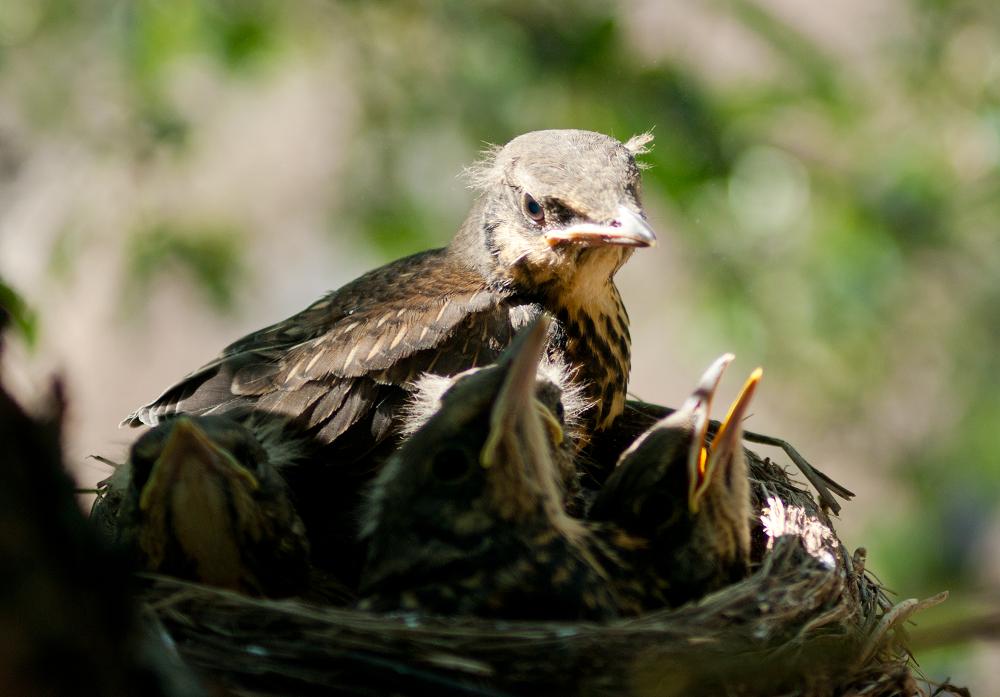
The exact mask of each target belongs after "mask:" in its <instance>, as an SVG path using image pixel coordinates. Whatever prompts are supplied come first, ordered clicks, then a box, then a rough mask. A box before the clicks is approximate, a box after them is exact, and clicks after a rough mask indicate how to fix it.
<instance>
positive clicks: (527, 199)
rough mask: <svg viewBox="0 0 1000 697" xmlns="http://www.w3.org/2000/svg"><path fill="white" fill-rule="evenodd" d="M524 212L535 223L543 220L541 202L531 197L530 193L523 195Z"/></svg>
mask: <svg viewBox="0 0 1000 697" xmlns="http://www.w3.org/2000/svg"><path fill="white" fill-rule="evenodd" d="M524 212H525V213H526V214H527V215H528V217H529V218H531V219H532V220H533V221H535V222H536V223H539V224H541V223H543V222H545V209H544V208H542V204H540V203H539V202H538V201H536V200H535V199H534V198H532V197H531V194H525V195H524Z"/></svg>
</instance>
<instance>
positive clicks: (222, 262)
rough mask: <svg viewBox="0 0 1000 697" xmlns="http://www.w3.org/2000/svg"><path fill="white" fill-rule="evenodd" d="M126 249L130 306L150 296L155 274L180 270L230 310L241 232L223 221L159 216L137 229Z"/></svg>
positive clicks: (239, 276) (240, 272) (239, 274)
mask: <svg viewBox="0 0 1000 697" xmlns="http://www.w3.org/2000/svg"><path fill="white" fill-rule="evenodd" d="M126 255H127V260H128V261H127V268H128V270H129V273H128V278H127V284H126V293H125V300H126V302H127V303H130V304H131V306H132V307H133V309H134V307H135V306H136V305H137V304H141V303H142V301H143V300H144V299H145V298H146V297H147V296H148V294H149V291H150V288H151V287H152V285H153V283H154V281H155V280H156V279H157V278H159V277H161V276H163V275H165V274H169V273H172V272H175V271H178V270H179V271H181V272H183V273H186V274H188V275H189V276H190V277H191V278H192V280H193V281H194V282H195V285H196V287H197V288H199V289H200V290H201V291H202V293H203V295H204V297H205V300H206V301H208V302H209V303H211V304H212V305H214V306H215V307H216V308H217V309H219V310H228V309H230V308H232V307H233V304H234V300H235V297H236V293H237V291H238V288H239V284H240V283H241V282H242V280H243V276H244V268H243V250H242V246H241V239H240V234H239V232H238V231H237V230H234V229H232V228H229V227H225V226H221V227H220V226H204V227H202V226H189V225H178V224H172V223H168V222H161V223H158V224H156V225H153V226H151V227H148V228H144V229H141V230H138V231H136V232H135V233H134V234H133V235H132V236H131V237H130V239H129V242H128V246H127V248H126Z"/></svg>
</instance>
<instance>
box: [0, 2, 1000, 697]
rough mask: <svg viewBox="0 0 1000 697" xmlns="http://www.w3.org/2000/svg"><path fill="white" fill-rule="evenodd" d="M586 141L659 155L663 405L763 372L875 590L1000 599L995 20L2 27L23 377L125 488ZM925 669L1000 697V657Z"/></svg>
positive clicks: (332, 8) (646, 362) (646, 313)
mask: <svg viewBox="0 0 1000 697" xmlns="http://www.w3.org/2000/svg"><path fill="white" fill-rule="evenodd" d="M551 127H575V128H586V129H591V130H597V131H602V132H605V133H609V134H613V135H615V136H617V137H619V138H622V139H625V138H627V137H628V136H630V135H631V134H633V133H636V132H640V131H644V130H647V129H653V132H654V134H655V136H656V142H655V149H654V150H653V152H652V153H651V154H650V155H649V156H647V161H648V162H649V164H651V165H652V167H651V169H649V170H648V171H647V173H646V174H645V180H644V182H645V184H644V186H645V193H644V195H645V202H646V205H647V208H648V211H649V214H650V218H651V221H652V222H653V224H654V227H655V228H656V229H657V230H658V232H659V235H660V238H661V241H662V243H661V245H660V246H659V247H657V248H656V249H653V250H642V251H640V252H638V253H637V254H636V255H635V257H634V258H633V261H631V262H630V263H629V264H628V265H627V266H626V267H625V269H623V271H622V272H621V273H620V274H619V286H620V287H621V289H622V292H623V295H624V297H625V301H626V304H627V305H628V307H629V310H630V313H631V315H632V320H633V339H634V353H635V357H634V369H633V379H632V389H633V391H634V392H635V393H636V394H637V395H639V396H641V397H642V398H644V399H647V400H651V401H657V402H661V403H667V404H677V403H678V402H679V401H680V400H681V399H682V397H683V395H684V394H685V390H687V389H689V388H690V387H691V386H692V385H693V383H694V381H695V379H696V377H697V376H698V375H699V373H700V371H701V369H702V368H703V367H704V366H705V365H707V364H708V362H709V361H710V360H711V359H712V358H714V357H715V356H717V355H718V354H720V353H722V352H723V351H726V350H733V351H734V352H735V353H737V355H738V357H739V361H738V363H737V365H736V366H735V367H734V369H732V370H733V372H734V373H740V372H741V371H745V372H749V370H750V369H751V368H752V367H753V366H754V365H755V364H761V365H763V366H764V367H765V371H766V377H765V381H764V385H763V390H762V395H761V398H760V401H759V406H758V411H757V413H756V414H755V416H754V420H753V421H752V422H751V427H752V428H754V429H755V430H759V431H765V432H769V433H772V434H774V435H780V436H782V437H785V438H787V439H789V440H791V441H792V442H793V443H795V444H796V445H797V446H798V447H799V449H800V450H801V451H802V452H803V453H804V454H805V455H806V456H807V457H809V458H810V459H811V460H812V461H813V462H814V463H815V464H817V465H818V466H820V467H821V468H822V469H824V470H825V471H826V472H828V473H829V474H830V475H831V476H833V477H834V478H835V479H838V480H840V481H841V482H843V483H845V484H846V485H848V486H849V487H850V488H852V489H854V490H855V491H857V492H858V498H857V500H856V501H855V502H854V503H852V504H849V505H847V506H846V507H845V510H844V513H843V515H842V519H841V521H840V523H839V529H840V531H841V532H842V534H843V536H844V538H845V540H846V541H847V543H848V545H849V546H851V547H855V546H860V545H864V546H866V547H867V548H868V550H869V568H872V569H873V570H875V571H876V572H877V573H878V574H879V576H880V578H882V580H883V581H884V582H885V583H886V584H887V585H888V586H889V587H890V588H892V589H893V590H895V591H897V592H898V593H899V594H900V597H909V596H926V595H929V594H932V593H934V592H936V591H938V590H941V589H946V588H947V589H949V590H951V591H952V593H953V597H952V600H951V601H949V603H947V604H946V605H945V606H944V607H943V608H941V609H939V610H936V611H934V613H933V616H932V613H928V616H927V622H930V623H933V622H935V621H947V619H948V618H949V617H953V616H956V615H959V614H962V613H964V612H966V611H967V610H968V609H970V608H973V609H974V608H977V607H981V606H983V605H984V604H985V605H992V606H994V607H995V606H996V605H997V604H998V603H1000V593H998V587H1000V505H998V500H1000V230H998V227H1000V226H998V221H1000V5H998V4H997V3H996V2H994V1H993V0H958V1H955V2H946V1H945V0H882V1H881V2H863V1H861V0H843V1H842V2H838V3H826V4H820V3H802V2H795V0H714V1H711V0H706V1H705V2H700V3H690V2H684V1H683V0H670V1H665V2H657V1H655V0H636V1H633V2H625V1H623V2H619V3H601V2H547V1H546V0H533V1H532V2H520V1H516V2H503V3H500V2H483V3H465V2H458V1H454V2H423V3H420V2H416V3H415V2H360V1H347V0H344V1H340V2H335V1H334V0H325V1H321V0H309V1H305V2H298V3H289V2H283V1H282V0H229V1H224V0H219V1H218V2H209V1H208V0H171V1H170V2H166V1H165V0H130V1H124V0H122V1H119V2H111V1H101V0H13V1H8V2H0V302H2V303H3V304H5V305H8V306H11V307H13V308H14V309H15V314H16V317H17V319H18V328H19V331H18V333H17V338H16V339H15V341H14V342H13V345H12V346H11V349H10V353H11V354H12V355H11V356H10V357H9V359H8V360H7V365H6V373H7V375H6V379H7V380H8V382H10V383H13V384H14V386H15V387H16V389H17V390H18V391H19V392H20V393H21V394H22V395H24V396H26V398H28V399H30V398H31V397H32V395H35V394H38V393H39V391H40V386H41V385H44V383H45V380H46V376H47V375H49V374H51V373H52V372H53V371H60V372H62V373H63V374H64V375H65V376H66V378H67V381H68V385H69V388H70V397H71V400H72V402H71V423H70V432H69V434H68V439H69V442H68V443H67V447H68V450H69V453H70V456H71V458H72V460H73V464H74V465H75V466H76V467H77V473H78V475H79V478H80V480H81V481H82V482H83V483H85V484H88V483H92V482H93V481H95V480H96V479H98V478H100V477H101V476H102V475H103V473H104V472H103V470H102V469H101V467H100V466H99V465H97V464H95V463H94V462H93V461H90V460H87V459H86V456H87V455H89V454H92V453H103V454H106V455H111V456H115V455H120V453H121V452H122V451H123V450H124V448H125V446H126V445H127V443H128V441H129V439H130V434H129V433H128V432H125V431H117V430H116V429H115V425H116V424H117V422H118V420H120V419H121V418H122V417H123V416H124V415H125V414H127V413H128V412H129V411H130V410H131V409H132V408H134V407H135V406H137V405H138V404H140V403H143V402H145V401H147V400H148V399H150V398H152V397H153V396H155V395H156V394H157V393H158V392H159V390H161V389H162V388H163V387H165V386H166V385H167V384H168V383H169V382H171V381H172V380H173V379H175V378H177V377H179V376H180V375H182V374H184V373H186V372H187V371H189V370H191V369H193V368H195V367H196V366H197V365H199V364H201V363H202V362H204V361H205V360H207V359H208V358H210V357H211V356H212V355H213V354H214V353H215V352H216V351H217V350H218V349H219V348H221V347H222V346H223V345H224V344H226V343H228V342H229V341H231V340H232V339H234V338H236V337H237V336H239V335H241V334H242V333H244V332H246V331H249V330H251V329H255V328H257V327H260V326H263V325H264V324H267V323H270V322H272V321H275V320H277V319H280V318H282V317H284V316H287V315H288V314H291V313H293V312H295V311H297V310H298V309H300V308H301V307H303V306H305V305H306V304H307V303H309V302H310V301H311V300H313V299H315V298H316V297H317V296H318V295H319V294H321V293H322V292H325V291H326V290H329V289H332V288H335V287H337V286H339V285H341V284H342V283H344V282H346V281H347V280H350V279H351V278H353V277H354V276H356V275H358V274H360V273H361V272H362V271H364V270H367V269H369V268H371V267H373V266H375V265H377V264H380V263H383V262H385V261H388V260H391V259H393V258H396V257H398V256H401V255H403V254H406V253H410V252H413V251H417V250H420V249H423V248H427V247H430V246H439V245H442V244H444V243H446V241H447V240H448V239H449V237H450V235H451V233H452V232H453V231H454V230H455V229H456V228H457V226H458V224H459V223H460V222H461V219H462V217H463V215H464V213H465V211H466V209H467V208H468V206H469V203H470V199H471V193H470V192H468V191H466V190H465V189H464V188H463V184H462V182H461V180H460V179H459V178H456V175H457V174H458V173H459V172H460V171H461V169H462V167H463V166H465V165H467V164H468V163H469V162H470V161H471V160H473V159H474V158H475V156H476V153H477V151H478V150H479V149H480V148H481V147H482V146H483V144H484V143H488V142H489V143H502V142H505V141H506V140H508V139H509V138H511V137H513V136H514V135H517V134H518V133H521V132H524V131H528V130H533V129H537V128H551ZM744 374H745V373H744ZM739 377H741V376H740V375H736V377H733V376H730V381H731V382H733V383H738V382H739V380H738V378H739ZM736 387H737V385H736V384H731V385H728V387H727V389H729V390H731V391H735V389H736ZM726 396H728V395H726ZM774 457H775V458H776V459H779V460H780V458H781V456H780V455H777V454H774ZM919 619H920V618H918V620H919ZM921 658H922V666H923V668H924V670H925V671H926V672H927V674H928V675H929V676H931V677H936V678H944V677H947V676H951V677H952V678H953V679H954V680H955V681H956V682H957V683H959V684H961V683H963V682H965V683H971V684H973V685H974V686H975V687H976V688H977V689H976V692H977V693H978V694H980V695H982V694H993V695H1000V688H998V687H997V685H996V684H995V683H996V680H990V679H989V678H990V677H991V676H992V677H993V678H996V677H998V674H1000V669H998V668H997V666H998V665H1000V650H998V649H997V647H996V645H993V646H989V645H984V644H970V645H966V646H963V647H960V648H958V649H956V650H949V651H939V652H934V653H929V654H925V655H923V656H921Z"/></svg>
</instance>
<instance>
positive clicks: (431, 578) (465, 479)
mask: <svg viewBox="0 0 1000 697" xmlns="http://www.w3.org/2000/svg"><path fill="white" fill-rule="evenodd" d="M548 322H549V320H548V318H547V317H546V316H545V315H543V316H541V317H540V318H539V319H538V320H536V321H535V323H534V324H532V325H530V326H529V327H528V328H525V329H523V330H522V331H521V333H520V334H518V336H517V337H516V339H515V341H514V343H512V344H511V346H510V347H509V348H508V349H507V351H505V352H504V353H503V354H502V355H501V356H500V358H499V360H498V361H497V363H496V364H495V365H492V366H489V367H486V368H482V369H479V370H472V371H469V372H467V373H464V374H462V375H461V376H459V377H457V378H456V379H454V380H453V381H451V384H450V385H448V386H447V387H446V389H445V391H444V392H443V394H441V395H440V397H438V398H436V399H432V400H431V401H433V402H434V403H435V404H436V405H437V406H436V410H435V411H434V413H433V414H432V415H430V416H429V417H427V418H425V419H422V420H421V423H420V424H419V425H418V427H417V428H416V430H415V431H414V432H413V433H412V435H410V436H409V437H408V438H407V439H406V440H405V441H404V442H403V444H402V445H401V447H400V449H399V450H398V451H397V452H396V453H395V454H394V455H393V456H392V457H391V458H390V459H389V461H388V462H387V463H386V465H385V466H384V467H383V468H382V470H381V471H380V473H379V474H378V476H377V477H376V479H375V481H374V483H373V485H372V489H371V492H370V494H369V496H368V498H367V500H366V505H365V507H364V508H363V518H362V520H363V523H362V531H361V535H362V537H363V538H364V540H365V542H366V548H367V559H366V563H365V567H364V570H363V572H362V577H361V588H360V594H361V596H362V601H361V603H360V607H361V608H362V609H365V610H371V611H379V612H389V611H417V612H429V613H433V614H440V615H475V616H480V617H491V618H502V619H562V620H577V619H589V620H603V619H610V618H613V617H617V616H619V615H620V614H621V608H620V606H619V599H618V598H617V597H616V596H615V592H614V587H613V586H612V585H611V584H610V583H609V571H608V570H607V568H605V567H606V566H607V565H608V564H609V562H611V563H613V560H612V559H609V558H607V557H606V556H605V555H604V550H603V549H601V548H600V546H599V545H597V544H596V541H595V540H594V539H592V538H591V535H590V532H589V531H588V529H587V526H586V524H585V523H584V522H583V521H581V520H579V519H577V518H574V517H572V516H570V515H569V514H568V513H567V512H566V509H565V505H564V495H565V492H564V491H563V490H562V487H563V483H564V482H563V479H562V475H561V474H560V470H559V468H558V467H557V466H556V458H555V457H554V454H553V449H554V448H557V447H558V446H559V444H560V440H561V437H560V436H559V430H558V429H559V427H560V424H559V419H558V417H557V416H556V415H555V414H554V413H553V411H552V410H551V409H550V406H548V405H546V403H545V400H544V394H545V392H546V390H545V389H542V390H541V391H540V390H539V389H538V387H539V381H538V379H537V371H538V365H539V358H540V357H541V356H542V353H543V349H544V346H545V340H546V329H547V324H548ZM540 394H541V395H543V398H541V399H540V398H539V395H540Z"/></svg>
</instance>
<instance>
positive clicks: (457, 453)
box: [431, 448, 473, 483]
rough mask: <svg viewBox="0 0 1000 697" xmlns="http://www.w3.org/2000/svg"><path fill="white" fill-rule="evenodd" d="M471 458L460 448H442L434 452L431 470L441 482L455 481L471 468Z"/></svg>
mask: <svg viewBox="0 0 1000 697" xmlns="http://www.w3.org/2000/svg"><path fill="white" fill-rule="evenodd" d="M472 465H473V459H472V457H470V455H469V453H468V452H466V451H465V450H463V449H462V448H444V449H443V450H439V451H437V452H436V453H435V454H434V459H433V460H432V461H431V472H432V473H433V474H434V477H435V478H436V479H437V480H438V481H441V482H445V483H451V482H457V481H459V480H460V479H462V478H464V477H465V475H466V474H468V472H469V471H470V470H471V469H472Z"/></svg>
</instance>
